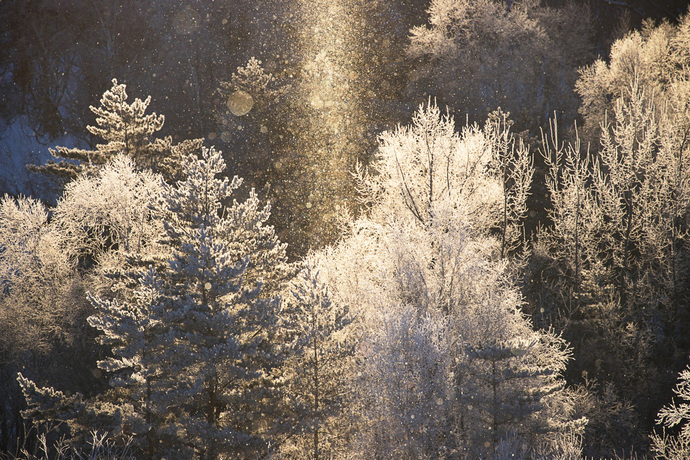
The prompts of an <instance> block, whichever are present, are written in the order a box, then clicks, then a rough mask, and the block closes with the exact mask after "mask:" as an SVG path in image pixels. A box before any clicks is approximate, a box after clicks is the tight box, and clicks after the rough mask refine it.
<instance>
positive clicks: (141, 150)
mask: <svg viewBox="0 0 690 460" xmlns="http://www.w3.org/2000/svg"><path fill="white" fill-rule="evenodd" d="M150 103H151V97H150V96H149V97H147V98H146V99H145V100H143V101H142V100H141V99H139V98H136V99H135V100H134V102H132V103H131V104H130V103H128V102H127V92H126V85H124V84H122V83H118V82H117V80H116V79H113V87H112V88H110V89H109V90H107V91H106V92H105V93H103V96H102V97H101V101H100V106H99V107H93V106H91V107H90V109H91V111H92V112H93V113H94V114H95V115H96V126H87V129H88V131H89V132H90V133H91V134H93V135H94V136H96V138H98V139H100V140H102V141H103V143H100V144H96V148H95V149H93V150H88V149H80V148H67V147H57V148H56V149H51V150H50V153H52V154H53V156H54V157H56V158H58V159H61V160H60V161H58V162H55V161H49V162H48V163H46V164H45V165H41V166H37V165H31V166H30V167H29V168H30V169H31V170H33V171H36V172H43V173H48V174H51V175H53V176H56V177H58V178H62V180H64V181H69V180H71V179H74V178H76V177H77V176H78V175H79V174H80V173H81V172H88V173H92V172H94V170H96V169H98V167H99V166H101V165H103V164H105V163H107V162H108V161H109V160H110V159H112V158H114V157H115V156H116V155H117V154H124V155H127V156H129V157H131V158H132V159H133V160H134V161H135V162H136V164H137V166H138V167H140V168H149V169H153V170H154V171H157V172H160V173H161V174H163V175H164V176H165V177H166V178H168V179H171V178H176V177H178V174H179V169H180V161H181V160H182V158H184V157H185V156H186V155H188V154H189V153H192V152H194V151H196V150H198V149H199V148H200V146H201V140H200V139H197V140H191V141H189V140H187V141H184V142H181V143H179V144H177V145H173V143H172V139H171V138H170V137H166V138H164V139H157V138H155V134H156V133H157V132H158V131H160V129H161V128H162V127H163V122H164V119H165V117H164V116H163V115H157V114H155V113H151V114H146V110H147V109H148V106H149V104H150Z"/></svg>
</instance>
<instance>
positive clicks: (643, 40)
mask: <svg viewBox="0 0 690 460" xmlns="http://www.w3.org/2000/svg"><path fill="white" fill-rule="evenodd" d="M688 43H690V14H685V15H684V16H682V17H681V18H679V23H678V24H677V25H672V24H670V23H668V22H662V23H661V24H658V25H655V24H654V23H653V21H646V22H645V23H644V24H643V27H642V28H641V30H639V31H638V30H636V31H632V32H630V33H629V34H627V35H626V36H625V37H623V38H620V39H619V40H616V41H615V42H614V43H613V45H612V46H611V52H610V55H609V57H608V59H607V60H604V59H598V60H596V61H595V62H594V63H593V64H591V65H589V66H587V67H585V68H583V69H582V70H581V71H580V78H579V79H578V81H577V84H576V87H575V88H576V90H577V93H578V94H579V95H580V97H581V99H582V104H581V107H580V109H579V111H580V114H581V115H582V116H583V118H584V131H585V133H584V134H585V138H587V139H598V137H599V136H598V134H599V128H600V125H601V124H602V123H605V119H606V116H607V114H611V113H613V112H614V111H615V108H616V104H617V101H618V99H619V98H621V97H626V94H627V92H628V89H629V86H630V82H633V81H636V82H637V84H638V85H639V87H640V88H644V91H645V92H646V93H647V95H649V96H652V95H653V97H654V101H655V104H656V106H657V107H658V108H659V109H661V108H663V107H664V106H665V105H666V101H671V100H676V101H677V102H680V103H681V105H683V104H687V97H686V96H682V94H685V95H687V81H688V76H689V75H688V62H690V52H689V51H688ZM679 96H680V97H679ZM674 105H675V104H674Z"/></svg>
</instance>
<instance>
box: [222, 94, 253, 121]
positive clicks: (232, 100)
mask: <svg viewBox="0 0 690 460" xmlns="http://www.w3.org/2000/svg"><path fill="white" fill-rule="evenodd" d="M252 107H254V98H253V97H252V95H251V94H249V93H248V92H246V91H242V90H241V89H240V90H237V91H235V92H233V93H232V94H231V95H230V96H229V97H228V109H230V112H232V114H233V115H235V116H237V117H241V116H243V115H246V114H248V113H249V111H250V110H252Z"/></svg>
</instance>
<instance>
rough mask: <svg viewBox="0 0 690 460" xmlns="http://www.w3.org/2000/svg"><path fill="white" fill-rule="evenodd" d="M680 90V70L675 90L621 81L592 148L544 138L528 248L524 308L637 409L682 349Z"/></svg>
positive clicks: (684, 178) (576, 369)
mask: <svg viewBox="0 0 690 460" xmlns="http://www.w3.org/2000/svg"><path fill="white" fill-rule="evenodd" d="M683 87H686V88H685V90H684V91H685V93H684V94H686V96H687V94H689V93H688V92H687V83H682V79H681V78H679V79H678V81H676V83H675V89H674V91H675V93H673V94H675V95H670V94H669V93H666V94H659V93H657V94H655V93H654V90H653V88H652V87H651V86H648V85H646V84H643V80H641V79H637V80H635V79H633V80H631V81H629V82H628V86H627V88H626V89H625V91H623V92H622V93H621V96H620V97H619V98H618V99H617V100H616V101H615V104H614V108H613V112H612V113H611V114H610V116H609V120H608V121H607V122H606V123H605V124H602V126H601V131H600V133H599V135H598V137H599V138H600V140H601V143H600V146H599V147H598V149H597V150H596V151H590V150H588V151H585V150H584V149H582V148H581V147H580V142H579V141H576V142H575V143H574V144H572V145H569V146H562V145H558V142H557V141H556V140H555V139H552V140H550V141H547V142H545V144H550V145H551V146H552V147H551V148H550V149H549V150H548V151H547V152H546V154H545V159H546V163H547V165H548V167H549V173H548V177H547V187H548V189H549V192H550V196H551V202H552V210H551V211H550V218H551V219H552V222H553V225H552V226H550V227H547V228H545V229H543V230H542V231H541V232H540V237H539V244H537V246H536V248H535V255H537V256H539V259H538V260H541V261H542V262H543V263H544V266H543V267H542V268H543V271H542V272H541V274H540V276H541V279H540V278H539V274H538V276H537V278H536V280H539V281H542V282H545V283H542V284H541V286H543V287H545V286H548V288H546V289H542V291H541V296H542V297H541V298H540V299H537V300H536V305H535V306H536V307H537V308H538V310H537V311H538V312H539V313H538V314H537V315H536V317H537V318H539V321H544V322H548V321H549V320H551V321H556V322H558V323H559V324H562V325H563V327H564V334H565V336H566V337H567V338H568V339H569V340H570V341H571V343H572V344H573V346H574V349H575V356H576V359H575V363H574V364H573V366H571V368H570V371H571V372H572V375H573V376H574V377H575V378H581V376H582V375H586V376H588V377H589V378H595V379H597V380H600V381H602V382H605V383H606V384H605V385H604V386H603V387H602V388H607V385H608V384H613V387H614V388H615V391H617V392H620V395H621V397H622V398H623V399H624V400H625V401H629V402H632V403H634V404H636V405H637V410H638V411H639V413H641V414H645V413H649V411H650V410H652V409H653V408H654V406H655V405H656V404H658V403H659V402H660V401H658V402H652V400H650V397H649V395H650V394H660V390H661V388H660V387H659V386H658V385H659V384H660V383H661V381H662V379H660V378H659V377H658V376H659V373H660V372H662V369H664V368H674V367H676V366H677V363H674V360H676V359H678V357H679V356H682V355H684V354H686V350H687V347H688V342H687V338H686V337H687V332H686V331H687V330H688V325H689V324H690V323H689V322H688V317H687V314H686V312H685V309H684V307H683V305H685V302H686V299H687V298H688V290H687V276H688V247H687V234H688V233H687V232H688V226H687V223H686V222H687V220H686V219H687V216H688V209H690V208H689V206H690V189H689V188H688V172H687V171H688V168H687V167H686V164H687V158H686V157H687V148H688V146H687V139H688V132H689V131H688V128H689V127H690V124H688V120H690V118H688V113H690V112H689V111H688V103H687V97H685V98H679V97H678V96H677V95H678V94H681V93H682V91H681V89H682V88H683ZM657 97H658V98H660V99H661V100H658V99H657ZM554 131H555V130H554ZM592 150H594V149H592ZM660 350H663V352H661V355H663V356H664V358H663V359H660V358H659V356H658V353H659V351H660ZM625 369H635V372H634V373H632V374H631V375H625V371H624V370H625ZM650 422H651V420H650ZM598 455H611V453H610V452H609V453H605V452H599V453H598Z"/></svg>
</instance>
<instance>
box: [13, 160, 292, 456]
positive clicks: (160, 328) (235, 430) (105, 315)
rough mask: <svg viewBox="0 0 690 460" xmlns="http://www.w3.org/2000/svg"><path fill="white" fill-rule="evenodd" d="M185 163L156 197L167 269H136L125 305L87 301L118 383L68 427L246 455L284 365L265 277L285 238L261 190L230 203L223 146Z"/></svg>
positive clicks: (162, 451) (153, 448) (176, 452)
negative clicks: (178, 177) (261, 202)
mask: <svg viewBox="0 0 690 460" xmlns="http://www.w3.org/2000/svg"><path fill="white" fill-rule="evenodd" d="M184 167H185V170H184V173H185V176H186V180H185V181H182V182H179V183H178V184H177V185H176V186H173V185H166V187H165V189H164V191H163V192H162V193H161V199H160V201H159V202H158V203H157V204H156V205H155V208H156V211H157V213H156V217H157V218H162V219H163V223H164V228H165V235H166V238H165V240H164V241H163V245H164V246H167V247H168V248H169V251H170V253H171V254H172V256H171V259H170V261H169V266H168V267H167V268H165V269H162V270H159V271H157V270H155V269H154V268H150V269H149V270H147V271H146V272H144V273H142V274H140V276H139V277H138V279H137V288H136V289H135V290H134V291H133V292H131V291H129V292H131V293H130V295H129V298H126V299H125V300H124V301H118V300H117V299H113V300H108V299H104V298H101V297H99V296H92V297H91V302H92V305H93V306H94V308H95V309H96V314H94V315H93V316H91V317H90V318H89V324H90V325H91V326H93V327H95V328H96V329H98V330H99V331H100V332H101V338H100V339H99V340H100V341H101V343H103V344H104V345H107V346H109V347H110V349H111V352H112V356H111V357H109V358H106V359H104V360H101V361H100V362H99V364H98V365H99V367H100V368H101V369H102V370H104V371H106V372H107V373H109V374H110V375H111V377H110V383H111V386H112V387H113V388H114V389H113V390H112V391H111V392H110V393H108V394H105V395H102V396H101V397H100V398H96V399H90V400H87V401H86V402H85V405H82V409H80V410H79V411H77V412H78V416H74V417H72V419H74V421H73V422H72V424H71V425H70V426H71V428H72V430H73V431H74V433H73V435H77V434H78V432H81V431H83V427H84V426H88V425H87V424H86V423H85V421H86V420H93V419H94V417H96V422H94V425H95V426H96V427H99V428H105V429H108V430H110V431H112V432H113V435H115V436H127V435H130V434H131V435H134V444H135V446H136V447H137V448H138V449H141V451H140V452H141V454H142V455H146V456H148V457H149V458H154V457H158V456H161V455H162V456H172V457H175V458H182V457H184V458H219V457H220V456H224V455H233V456H240V457H242V456H249V455H253V454H256V453H257V452H261V451H262V450H263V449H265V448H266V437H267V436H268V434H269V433H268V428H267V427H266V425H267V423H266V421H265V420H263V419H262V416H261V415H260V414H264V417H267V416H268V414H269V413H270V409H271V407H270V406H269V404H270V403H273V402H274V401H273V397H274V396H273V393H274V390H273V389H272V372H273V370H274V369H275V368H277V367H278V364H279V359H278V355H277V354H276V353H275V351H274V345H273V335H274V334H275V327H274V326H275V322H276V318H277V316H276V311H275V310H276V307H277V302H278V299H277V298H276V297H273V296H270V295H262V288H263V283H264V281H263V275H267V276H266V279H267V280H269V281H271V282H273V283H278V282H280V281H279V280H280V279H282V278H281V277H276V276H271V271H272V268H273V269H275V272H279V271H280V270H281V269H282V270H286V269H285V266H284V260H285V254H284V249H285V246H284V245H282V244H280V243H279V242H278V241H277V239H276V238H275V235H274V233H273V231H272V228H271V227H268V226H265V225H264V224H265V221H266V219H267V218H268V216H269V211H268V207H264V208H263V209H260V208H259V207H258V206H257V201H258V200H257V198H256V196H255V195H254V194H252V196H251V197H250V199H248V200H247V201H245V202H242V203H238V202H237V200H234V201H233V203H232V205H230V206H229V207H224V206H223V204H222V203H224V202H227V201H228V200H229V199H231V198H232V194H233V192H234V191H235V190H236V189H237V188H238V187H239V186H240V183H241V180H240V179H238V178H237V177H235V178H234V179H233V180H232V181H229V180H228V179H227V178H225V179H222V180H221V179H219V178H217V177H216V176H217V175H218V174H220V173H221V172H222V171H223V170H224V168H225V165H224V162H223V160H222V157H221V155H220V152H217V151H215V150H213V149H210V150H207V149H204V150H203V157H202V158H196V157H194V156H190V157H188V158H187V159H186V161H185V162H184ZM268 255H270V256H271V257H273V259H271V258H269V257H268ZM259 264H260V265H259ZM271 264H272V265H271ZM245 275H246V276H247V277H249V278H252V279H254V280H255V282H253V285H251V286H248V287H247V286H246V285H245V279H244V277H245ZM281 276H282V275H281ZM272 289H273V290H277V288H275V287H274V288H272ZM127 292H128V291H125V293H127ZM23 385H24V387H25V388H29V386H30V385H31V384H30V383H27V382H23ZM45 391H47V389H45ZM51 394H52V393H51ZM58 399H59V398H58ZM35 403H37V402H36V401H33V400H30V404H35ZM41 412H44V411H41Z"/></svg>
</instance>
